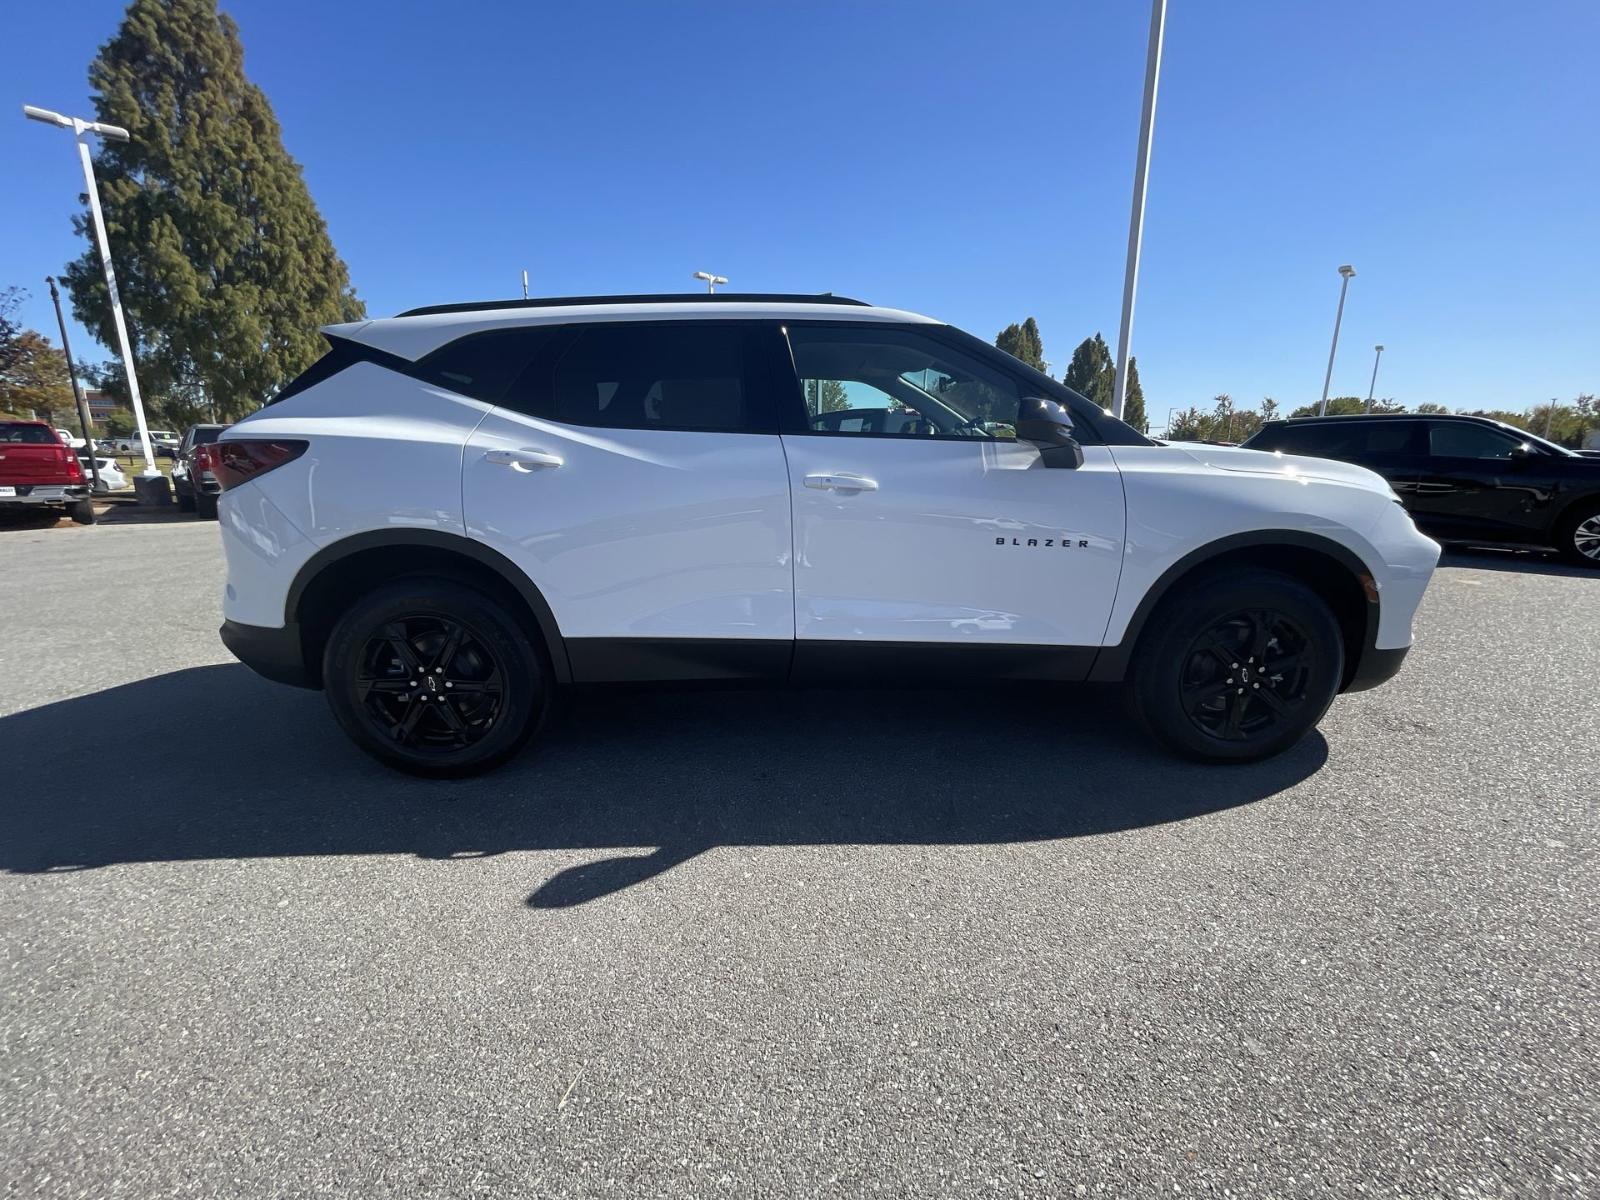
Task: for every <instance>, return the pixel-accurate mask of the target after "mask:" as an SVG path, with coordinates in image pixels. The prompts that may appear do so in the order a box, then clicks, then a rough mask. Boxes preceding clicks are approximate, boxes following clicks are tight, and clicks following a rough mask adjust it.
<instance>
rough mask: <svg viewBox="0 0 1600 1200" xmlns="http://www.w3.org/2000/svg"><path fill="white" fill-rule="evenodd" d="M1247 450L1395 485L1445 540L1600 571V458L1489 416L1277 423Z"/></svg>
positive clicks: (1421, 520) (1420, 519)
mask: <svg viewBox="0 0 1600 1200" xmlns="http://www.w3.org/2000/svg"><path fill="white" fill-rule="evenodd" d="M1244 444H1245V446H1247V447H1249V448H1250V449H1252V450H1281V451H1282V452H1283V453H1285V454H1304V455H1309V456H1311V457H1314V458H1336V459H1340V460H1342V461H1344V462H1350V463H1355V464H1357V465H1358V466H1363V467H1367V468H1369V469H1371V470H1373V471H1376V472H1378V474H1380V475H1382V476H1383V477H1384V478H1385V479H1387V480H1388V481H1389V485H1390V486H1391V487H1392V488H1394V490H1395V492H1396V494H1397V495H1399V497H1400V499H1401V501H1402V502H1403V503H1404V504H1405V506H1406V508H1407V510H1408V511H1409V512H1410V513H1411V516H1412V519H1413V520H1415V521H1416V523H1417V525H1418V526H1419V527H1421V529H1422V530H1423V531H1424V532H1425V533H1428V534H1430V535H1431V536H1433V537H1435V538H1439V539H1440V540H1443V541H1457V542H1475V543H1478V544H1480V545H1481V544H1485V543H1488V544H1495V545H1501V544H1506V545H1518V546H1548V547H1551V548H1553V549H1556V550H1559V551H1560V552H1561V553H1562V554H1563V555H1564V556H1565V557H1567V558H1568V559H1570V560H1572V561H1573V562H1576V563H1581V564H1583V565H1586V566H1591V567H1600V459H1593V458H1588V457H1586V456H1584V455H1581V454H1575V453H1574V452H1573V451H1571V450H1566V449H1563V448H1562V447H1560V446H1557V445H1555V444H1554V443H1552V442H1547V441H1545V440H1544V439H1543V438H1539V437H1535V436H1534V435H1533V434H1531V433H1528V432H1527V431H1526V430H1522V429H1518V428H1516V427H1515V426H1512V425H1505V424H1502V423H1501V422H1499V421H1491V420H1489V419H1487V418H1485V417H1463V416H1415V415H1411V414H1407V413H1396V414H1393V415H1381V416H1379V415H1374V416H1359V417H1300V418H1297V419H1294V420H1289V421H1269V422H1268V423H1267V424H1265V425H1263V426H1262V427H1261V429H1260V431H1259V432H1258V433H1256V434H1255V436H1254V437H1251V438H1250V439H1249V440H1248V441H1246V442H1245V443H1244Z"/></svg>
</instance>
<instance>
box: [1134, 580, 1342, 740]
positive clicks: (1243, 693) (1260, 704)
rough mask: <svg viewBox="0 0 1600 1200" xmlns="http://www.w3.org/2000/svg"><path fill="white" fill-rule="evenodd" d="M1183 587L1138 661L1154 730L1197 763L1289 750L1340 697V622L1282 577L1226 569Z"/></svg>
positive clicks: (1144, 709) (1139, 705)
mask: <svg viewBox="0 0 1600 1200" xmlns="http://www.w3.org/2000/svg"><path fill="white" fill-rule="evenodd" d="M1181 587H1182V590H1181V591H1179V592H1177V593H1176V594H1174V595H1172V596H1170V597H1168V598H1167V599H1166V600H1164V601H1163V602H1162V604H1161V606H1160V607H1159V608H1158V609H1157V611H1156V612H1155V613H1153V614H1152V615H1151V617H1150V619H1149V621H1148V622H1147V624H1146V626H1145V633H1144V636H1143V637H1141V639H1140V641H1139V647H1138V650H1137V652H1136V653H1135V655H1134V664H1133V672H1132V675H1131V677H1130V680H1129V683H1130V686H1131V691H1132V699H1133V708H1134V711H1135V712H1136V713H1137V715H1138V716H1139V718H1140V720H1141V721H1142V722H1143V723H1144V726H1145V728H1146V729H1147V730H1149V732H1150V733H1151V734H1152V735H1153V736H1154V737H1155V738H1156V739H1157V740H1158V741H1160V742H1162V743H1164V744H1165V745H1166V746H1168V747H1169V748H1171V749H1173V750H1175V751H1177V752H1178V753H1180V754H1183V755H1186V756H1188V757H1190V758H1203V759H1211V760H1214V761H1226V762H1249V761H1253V760H1255V759H1261V758H1268V757H1270V756H1272V755H1274V754H1279V753H1281V752H1282V751H1284V750H1287V749H1288V748H1289V747H1290V746H1292V745H1294V744H1295V743H1296V742H1298V741H1299V740H1300V739H1301V738H1302V737H1304V736H1305V735H1306V733H1307V732H1309V731H1310V730H1311V729H1312V727H1313V726H1315V725H1316V723H1317V722H1318V721H1320V720H1321V719H1322V716H1323V714H1324V713H1326V712H1327V711H1328V705H1329V704H1331V703H1332V702H1333V698H1334V696H1335V695H1337V694H1338V691H1339V684H1340V682H1341V680H1342V678H1343V673H1344V638H1343V636H1342V635H1341V634H1340V631H1339V622H1338V621H1337V620H1336V619H1335V618H1334V615H1333V613H1332V612H1331V611H1330V610H1329V608H1328V606H1327V604H1326V603H1324V602H1323V600H1322V599H1321V598H1320V597H1319V596H1318V595H1317V594H1316V593H1315V592H1314V591H1312V590H1311V589H1310V588H1309V587H1307V586H1306V585H1305V584H1303V583H1301V582H1300V581H1299V580H1297V579H1294V578H1292V577H1290V576H1288V575H1282V574H1280V573H1278V572H1276V571H1269V570H1261V569H1256V568H1246V569H1242V570H1232V571H1226V572H1223V571H1219V572H1217V573H1216V574H1212V575H1207V576H1203V577H1202V578H1200V579H1198V580H1196V581H1195V582H1194V583H1192V584H1185V585H1181ZM1263 666H1265V671H1263V669H1262V668H1263Z"/></svg>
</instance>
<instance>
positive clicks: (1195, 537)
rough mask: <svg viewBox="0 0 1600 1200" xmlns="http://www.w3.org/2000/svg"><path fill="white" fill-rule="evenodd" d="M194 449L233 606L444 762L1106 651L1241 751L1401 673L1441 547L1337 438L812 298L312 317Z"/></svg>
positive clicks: (342, 692)
mask: <svg viewBox="0 0 1600 1200" xmlns="http://www.w3.org/2000/svg"><path fill="white" fill-rule="evenodd" d="M325 333H326V335H327V337H328V340H329V342H330V345H331V347H332V348H331V349H330V351H329V352H328V354H327V355H326V356H325V357H324V358H323V359H322V360H320V361H319V362H318V363H317V364H316V365H315V366H313V367H312V368H311V369H310V370H308V371H307V372H306V373H305V374H304V375H303V376H302V377H301V378H300V379H298V380H296V381H295V382H294V383H293V384H291V385H290V386H288V387H287V388H285V389H284V391H283V392H282V393H281V394H280V395H279V397H278V398H277V399H276V400H275V401H274V402H273V403H271V404H270V405H268V406H267V407H266V408H264V409H262V410H261V411H259V412H258V413H255V414H253V415H252V416H250V417H247V418H246V419H245V420H243V421H241V422H239V423H238V424H237V425H234V426H233V427H232V428H231V429H229V430H227V431H226V432H225V433H224V434H223V435H222V438H221V440H220V441H219V442H217V443H216V446H215V452H214V453H213V454H212V456H211V458H212V463H211V465H212V467H213V470H214V472H215V474H216V476H217V479H218V481H219V482H220V483H221V485H222V487H223V489H224V491H223V494H222V498H221V504H220V510H221V511H220V516H221V529H222V539H223V546H224V549H225V551H226V554H227V562H228V579H227V587H226V593H225V598H224V616H225V617H226V620H225V622H224V624H223V627H222V637H223V640H224V641H225V642H226V643H227V645H228V647H229V648H230V649H231V650H232V651H233V652H234V654H235V655H237V656H238V657H239V658H240V659H241V660H243V661H244V662H246V663H248V664H249V665H251V666H252V667H254V668H255V669H256V670H257V671H259V672H260V673H261V674H263V675H266V676H267V677H269V678H272V679H278V680H282V681H286V682H292V683H297V684H301V685H304V686H310V687H320V688H322V689H324V690H325V692H326V694H327V698H328V702H329V704H330V706H331V707H332V710H333V713H334V716H335V717H336V718H337V720H338V722H339V724H340V725H341V726H342V727H343V728H344V729H345V731H346V732H347V733H348V734H349V735H350V736H351V737H352V738H353V739H354V740H355V741H356V742H357V743H358V744H359V745H361V746H362V747H364V748H365V749H366V750H368V751H369V752H371V753H372V754H374V755H375V756H377V757H378V758H380V759H382V760H383V761H385V762H388V763H390V764H392V765H394V766H396V767H400V768H402V769H405V770H409V771H414V772H418V773H422V774H431V775H457V774H465V773H468V772H472V771H477V770H482V769H484V768H486V767H488V766H491V765H493V764H495V763H498V762H501V761H503V760H504V759H506V758H507V757H508V756H510V755H511V754H513V753H514V752H515V751H516V750H517V749H518V748H519V747H520V746H521V745H522V744H523V743H524V742H525V741H526V740H527V739H528V738H529V737H530V736H531V735H532V734H533V733H534V732H535V731H536V730H537V729H538V728H539V725H540V718H541V716H542V715H543V714H544V713H545V712H546V711H547V710H548V708H549V706H550V703H551V700H552V697H553V696H554V695H555V694H556V692H557V690H558V689H559V688H561V687H563V686H564V685H567V684H571V683H605V682H626V681H644V680H655V681H659V680H684V681H688V680H704V679H716V680H742V681H747V682H750V683H785V682H790V681H802V680H804V681H815V680H832V679H844V678H859V677H863V676H864V677H866V678H869V679H873V680H878V681H881V682H883V683H885V684H890V685H893V684H898V683H900V682H902V681H905V680H908V679H912V678H930V677H948V678H955V679H979V678H982V679H993V678H1001V679H1017V680H1058V681H1061V682H1074V681H1082V680H1097V681H1121V682H1122V683H1124V684H1125V685H1126V687H1127V688H1128V689H1129V690H1130V691H1131V693H1132V697H1133V700H1134V703H1135V708H1136V710H1137V711H1138V712H1139V713H1140V714H1141V716H1142V718H1143V720H1144V723H1145V725H1146V726H1147V727H1148V728H1149V730H1150V731H1151V732H1152V733H1153V734H1154V735H1155V736H1156V737H1157V738H1159V739H1160V740H1161V741H1162V742H1164V743H1165V744H1166V745H1168V746H1169V747H1172V748H1174V749H1176V750H1178V751H1180V752H1183V753H1186V754H1189V755H1193V756H1198V757H1203V758H1212V759H1230V760H1244V759H1254V758H1260V757H1262V756H1265V755H1269V754H1273V753H1276V752H1278V751H1281V750H1283V749H1284V748H1286V747H1288V746H1289V745H1291V744H1293V743H1294V742H1295V741H1296V740H1298V739H1299V738H1300V737H1302V736H1303V735H1304V734H1305V733H1306V732H1307V731H1308V730H1309V729H1311V728H1312V726H1314V725H1315V724H1316V723H1317V722H1318V721H1319V720H1320V719H1321V717H1322V715H1323V713H1324V712H1325V711H1326V710H1327V708H1328V706H1329V704H1330V703H1331V702H1332V701H1333V699H1334V697H1335V695H1337V694H1338V693H1339V692H1340V691H1348V690H1355V689H1359V688H1365V687H1371V686H1373V685H1375V684H1377V683H1379V682H1381V681H1383V680H1385V679H1387V678H1388V677H1390V676H1391V675H1393V674H1394V672H1395V671H1396V670H1398V669H1399V667H1400V664H1401V660H1402V659H1403V658H1404V657H1405V654H1406V651H1407V648H1408V647H1409V646H1410V645H1411V621H1412V616H1413V614H1414V613H1415V612H1416V609H1417V605H1418V603H1419V602H1420V601H1421V599H1422V595H1423V592H1424V589H1425V588H1426V587H1427V584H1428V580H1429V578H1430V577H1431V575H1432V573H1433V569H1434V565H1435V563H1436V562H1437V560H1438V555H1439V547H1438V545H1437V544H1436V543H1434V542H1432V541H1430V540H1429V539H1428V538H1426V537H1424V536H1422V535H1421V534H1420V533H1418V532H1417V530H1416V528H1415V527H1414V526H1413V525H1412V523H1411V519H1410V518H1409V517H1408V516H1407V515H1406V512H1405V510H1404V509H1403V508H1402V507H1401V506H1400V504H1399V502H1398V501H1397V500H1396V498H1395V495H1394V493H1393V492H1392V491H1391V490H1390V488H1389V485H1388V484H1387V483H1385V482H1384V480H1383V479H1382V478H1380V477H1379V476H1377V475H1375V474H1373V473H1372V472H1370V471H1367V470H1364V469H1362V468H1360V467H1355V466H1350V465H1347V464H1344V463H1337V462H1328V461H1322V460H1312V459H1306V458H1284V457H1282V456H1281V455H1275V454H1264V453H1257V452H1252V451H1248V450H1239V449H1228V448H1221V447H1215V446H1200V445H1187V446H1186V445H1163V444H1161V443H1159V442H1155V441H1152V440H1150V439H1149V438H1146V437H1143V436H1142V435H1140V434H1138V433H1136V432H1134V431H1133V430H1132V429H1129V428H1128V427H1127V426H1125V425H1123V424H1121V423H1120V422H1118V421H1116V420H1113V419H1111V418H1109V417H1107V416H1106V415H1105V414H1104V413H1103V412H1102V411H1100V410H1099V409H1098V408H1096V407H1095V406H1094V405H1093V404H1091V403H1089V402H1088V401H1087V400H1085V399H1084V398H1083V397H1081V396H1079V395H1077V394H1076V393H1074V392H1072V391H1070V390H1068V389H1067V388H1065V387H1064V386H1063V385H1061V384H1060V383H1057V382H1056V381H1054V380H1052V379H1050V378H1048V377H1047V376H1045V375H1043V374H1040V373H1038V372H1036V371H1034V370H1032V369H1031V368H1029V367H1027V366H1024V365H1023V364H1021V363H1019V362H1017V361H1016V360H1015V359H1012V358H1011V357H1010V356H1008V355H1006V354H1004V353H1002V352H1001V351H998V350H996V349H995V348H994V347H992V346H990V345H988V344H987V343H985V342H982V341H980V340H978V339H976V338H974V337H971V336H970V335H967V334H964V333H961V332H959V331H957V330H955V329H953V328H951V327H949V326H947V325H944V324H941V323H940V322H938V321H934V320H931V319H929V318H927V317H920V316H916V315H914V314H912V313H907V312H899V311H896V310H893V309H886V308H875V307H871V306H868V305H864V304H861V303H859V302H856V301H850V300H844V299H841V298H838V297H830V296H738V295H723V296H715V297H698V298H696V297H623V298H598V299H574V300H546V301H533V302H511V303H487V304H478V305H448V306H444V307H438V308H425V309H417V310H414V311H413V312H410V313H406V314H402V315H401V316H399V317H397V318H393V319H388V320H373V321H366V322H360V323H356V324H349V325H339V326H332V327H329V328H328V329H327V330H325Z"/></svg>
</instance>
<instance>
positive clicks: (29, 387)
mask: <svg viewBox="0 0 1600 1200" xmlns="http://www.w3.org/2000/svg"><path fill="white" fill-rule="evenodd" d="M4 349H5V353H4V354H3V355H0V361H3V362H4V366H3V367H0V412H6V413H9V414H11V415H12V416H15V417H23V418H26V419H31V418H33V417H38V418H39V419H40V420H43V421H50V422H52V423H53V424H57V425H59V424H60V423H61V421H62V420H64V419H66V417H67V415H69V414H70V413H71V412H72V408H73V399H72V385H71V383H70V382H69V381H68V379H67V359H66V356H65V355H64V354H62V353H61V351H60V350H59V349H57V348H56V347H55V346H53V345H52V344H51V343H50V339H49V338H47V337H45V336H44V334H42V333H40V332H38V331H37V330H34V329H24V330H21V331H20V332H19V333H18V334H17V335H16V336H15V337H14V338H12V339H11V341H10V342H9V344H8V345H6V346H5V348H4Z"/></svg>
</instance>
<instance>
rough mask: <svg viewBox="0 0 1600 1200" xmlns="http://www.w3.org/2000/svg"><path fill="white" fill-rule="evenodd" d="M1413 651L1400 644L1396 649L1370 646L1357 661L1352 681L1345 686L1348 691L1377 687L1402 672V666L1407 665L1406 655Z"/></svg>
mask: <svg viewBox="0 0 1600 1200" xmlns="http://www.w3.org/2000/svg"><path fill="white" fill-rule="evenodd" d="M1410 653H1411V647H1410V646H1400V647H1398V648H1397V649H1394V650H1379V649H1378V648H1377V647H1375V646H1368V647H1367V648H1366V649H1365V650H1363V651H1362V653H1361V659H1360V661H1359V662H1357V663H1356V671H1355V674H1354V675H1352V676H1351V677H1350V682H1349V683H1347V684H1346V685H1345V686H1344V690H1345V691H1347V692H1364V691H1366V690H1367V689H1368V688H1375V687H1377V686H1378V685H1379V684H1380V683H1388V682H1389V680H1391V679H1393V678H1394V677H1395V676H1396V675H1398V674H1400V668H1401V667H1402V666H1404V665H1405V661H1406V655H1408V654H1410Z"/></svg>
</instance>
